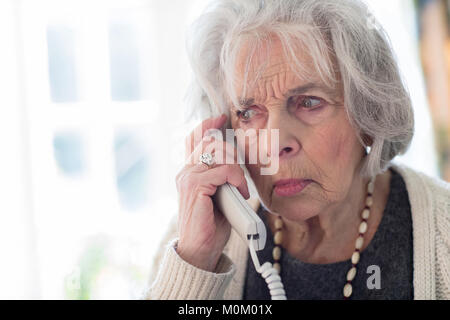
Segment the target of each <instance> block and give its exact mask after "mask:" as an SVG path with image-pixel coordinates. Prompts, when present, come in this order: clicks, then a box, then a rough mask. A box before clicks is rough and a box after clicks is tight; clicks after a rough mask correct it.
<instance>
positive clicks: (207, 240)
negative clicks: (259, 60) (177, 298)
mask: <svg viewBox="0 0 450 320" xmlns="http://www.w3.org/2000/svg"><path fill="white" fill-rule="evenodd" d="M225 120H226V115H222V116H220V117H218V118H209V119H206V120H205V121H203V122H202V123H201V124H200V125H199V127H197V128H196V129H195V130H201V133H202V134H201V136H202V140H200V141H195V140H194V139H195V135H194V132H195V130H194V131H192V132H191V134H190V135H189V136H188V137H187V140H186V155H187V157H188V161H187V164H186V165H185V166H184V167H183V169H182V170H181V171H180V172H179V173H178V175H177V177H176V184H177V190H178V196H179V213H178V214H179V216H178V232H179V241H178V247H177V252H178V254H179V255H180V257H181V258H182V259H183V260H185V261H186V262H188V263H190V264H192V265H194V266H196V267H198V268H200V269H203V270H207V271H213V270H214V269H215V267H216V265H217V262H218V260H219V258H220V255H221V254H222V251H223V249H224V247H225V244H226V243H227V241H228V239H229V237H230V232H231V226H230V224H229V223H228V221H227V220H226V218H225V217H224V216H223V214H222V213H221V212H220V211H219V210H218V209H217V208H216V207H215V206H214V205H213V201H212V199H211V196H213V195H214V194H215V193H216V190H217V187H218V186H221V185H223V184H224V183H226V182H229V183H230V184H232V185H234V186H235V187H236V188H237V189H238V190H239V191H240V193H241V194H242V196H243V197H244V198H245V199H248V198H249V197H250V194H249V191H248V187H247V182H246V180H245V177H244V171H243V170H242V168H241V167H240V166H239V164H238V163H237V161H234V162H233V164H215V165H213V167H212V168H208V166H207V165H206V164H203V163H198V161H199V160H198V159H199V157H200V155H201V154H202V153H203V152H204V150H205V149H207V150H208V152H210V153H212V152H214V151H215V152H216V153H218V154H220V153H219V152H218V151H217V150H219V151H220V150H221V151H222V154H223V155H226V152H227V149H228V151H229V150H233V152H234V154H233V159H235V160H236V156H235V155H236V154H237V153H236V150H235V148H234V147H230V146H228V148H227V147H226V146H227V143H226V142H223V141H216V140H214V139H213V138H212V137H210V136H206V137H205V136H204V133H205V132H206V130H208V129H219V128H221V127H222V126H223V124H224V123H225ZM200 126H201V127H200ZM229 154H230V153H229ZM223 162H225V161H223Z"/></svg>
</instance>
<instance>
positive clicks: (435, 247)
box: [145, 164, 450, 300]
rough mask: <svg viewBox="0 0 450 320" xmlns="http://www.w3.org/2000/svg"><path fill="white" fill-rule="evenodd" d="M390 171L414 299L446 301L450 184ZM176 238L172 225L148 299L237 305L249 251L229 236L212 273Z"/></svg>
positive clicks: (449, 285)
mask: <svg viewBox="0 0 450 320" xmlns="http://www.w3.org/2000/svg"><path fill="white" fill-rule="evenodd" d="M391 168H393V169H394V170H395V171H397V172H398V173H400V175H401V176H402V177H403V179H404V181H405V183H406V188H407V191H408V195H409V200H410V204H411V214H412V224H413V251H414V252H413V286H414V299H415V300H431V299H450V184H449V183H446V182H444V181H441V180H438V179H434V178H430V177H428V176H426V175H424V174H422V173H419V172H416V171H414V170H412V169H410V168H408V167H406V166H403V165H398V164H393V165H392V166H391ZM248 201H249V202H250V203H251V205H252V207H253V208H254V209H257V207H258V206H259V201H255V200H254V199H253V200H252V199H249V200H248ZM176 237H177V234H176V222H175V221H174V223H172V224H171V226H170V230H169V231H168V232H167V234H166V237H165V239H164V240H163V241H164V244H166V245H163V246H161V249H160V250H159V253H158V254H157V256H156V259H155V261H154V265H153V271H154V272H153V274H152V276H151V277H150V283H151V285H150V287H149V289H148V291H147V292H146V294H145V297H146V298H147V299H201V300H203V299H205V300H206V299H227V300H234V299H242V295H243V289H244V281H245V271H246V265H247V254H248V250H247V246H246V244H245V243H244V242H243V241H242V240H241V239H240V238H239V236H238V235H237V234H236V233H235V232H234V231H232V233H231V236H230V239H229V241H228V243H227V245H226V247H225V250H224V254H222V256H221V258H220V259H219V263H218V265H217V267H216V270H215V271H214V272H207V271H204V270H200V269H198V268H196V267H194V266H192V265H190V264H188V263H187V262H185V261H184V260H182V259H181V258H180V257H179V256H178V255H177V253H176V250H175V248H176V244H177V239H176ZM233 262H234V263H233ZM262 262H265V261H262ZM156 271H158V272H157V273H156Z"/></svg>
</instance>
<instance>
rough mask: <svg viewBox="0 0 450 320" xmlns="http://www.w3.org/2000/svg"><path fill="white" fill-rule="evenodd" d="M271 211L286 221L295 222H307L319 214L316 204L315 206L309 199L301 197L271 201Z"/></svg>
mask: <svg viewBox="0 0 450 320" xmlns="http://www.w3.org/2000/svg"><path fill="white" fill-rule="evenodd" d="M271 211H272V212H274V213H277V214H279V215H281V216H282V217H284V218H286V219H289V220H297V221H299V220H307V219H309V218H311V217H314V216H315V215H316V214H317V212H320V211H318V208H317V204H316V205H315V204H314V203H313V201H311V199H308V198H303V197H296V198H289V199H285V198H277V199H273V201H272V206H271Z"/></svg>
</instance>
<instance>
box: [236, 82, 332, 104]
mask: <svg viewBox="0 0 450 320" xmlns="http://www.w3.org/2000/svg"><path fill="white" fill-rule="evenodd" d="M310 90H320V91H322V92H324V93H325V94H327V95H329V96H330V97H335V96H336V95H337V93H336V91H335V90H332V89H331V88H328V87H326V86H324V85H322V84H318V83H314V82H310V83H306V84H304V85H301V86H298V87H295V88H293V89H289V90H288V91H287V92H286V93H285V94H283V96H284V97H285V98H286V99H288V98H289V97H290V96H295V95H300V94H304V93H306V92H308V91H310ZM254 103H255V99H254V98H239V105H240V106H241V107H250V106H251V105H253V104H254Z"/></svg>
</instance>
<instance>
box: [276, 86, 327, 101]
mask: <svg viewBox="0 0 450 320" xmlns="http://www.w3.org/2000/svg"><path fill="white" fill-rule="evenodd" d="M310 90H320V91H322V92H324V93H325V94H327V95H329V96H331V97H333V96H335V95H336V92H335V90H332V89H331V88H328V87H326V86H324V85H322V84H318V83H314V82H310V83H307V84H304V85H301V86H298V87H296V88H293V89H290V90H288V91H287V92H286V93H285V94H284V97H285V98H286V99H287V98H289V97H290V96H295V95H299V94H304V93H306V92H308V91H310Z"/></svg>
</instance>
